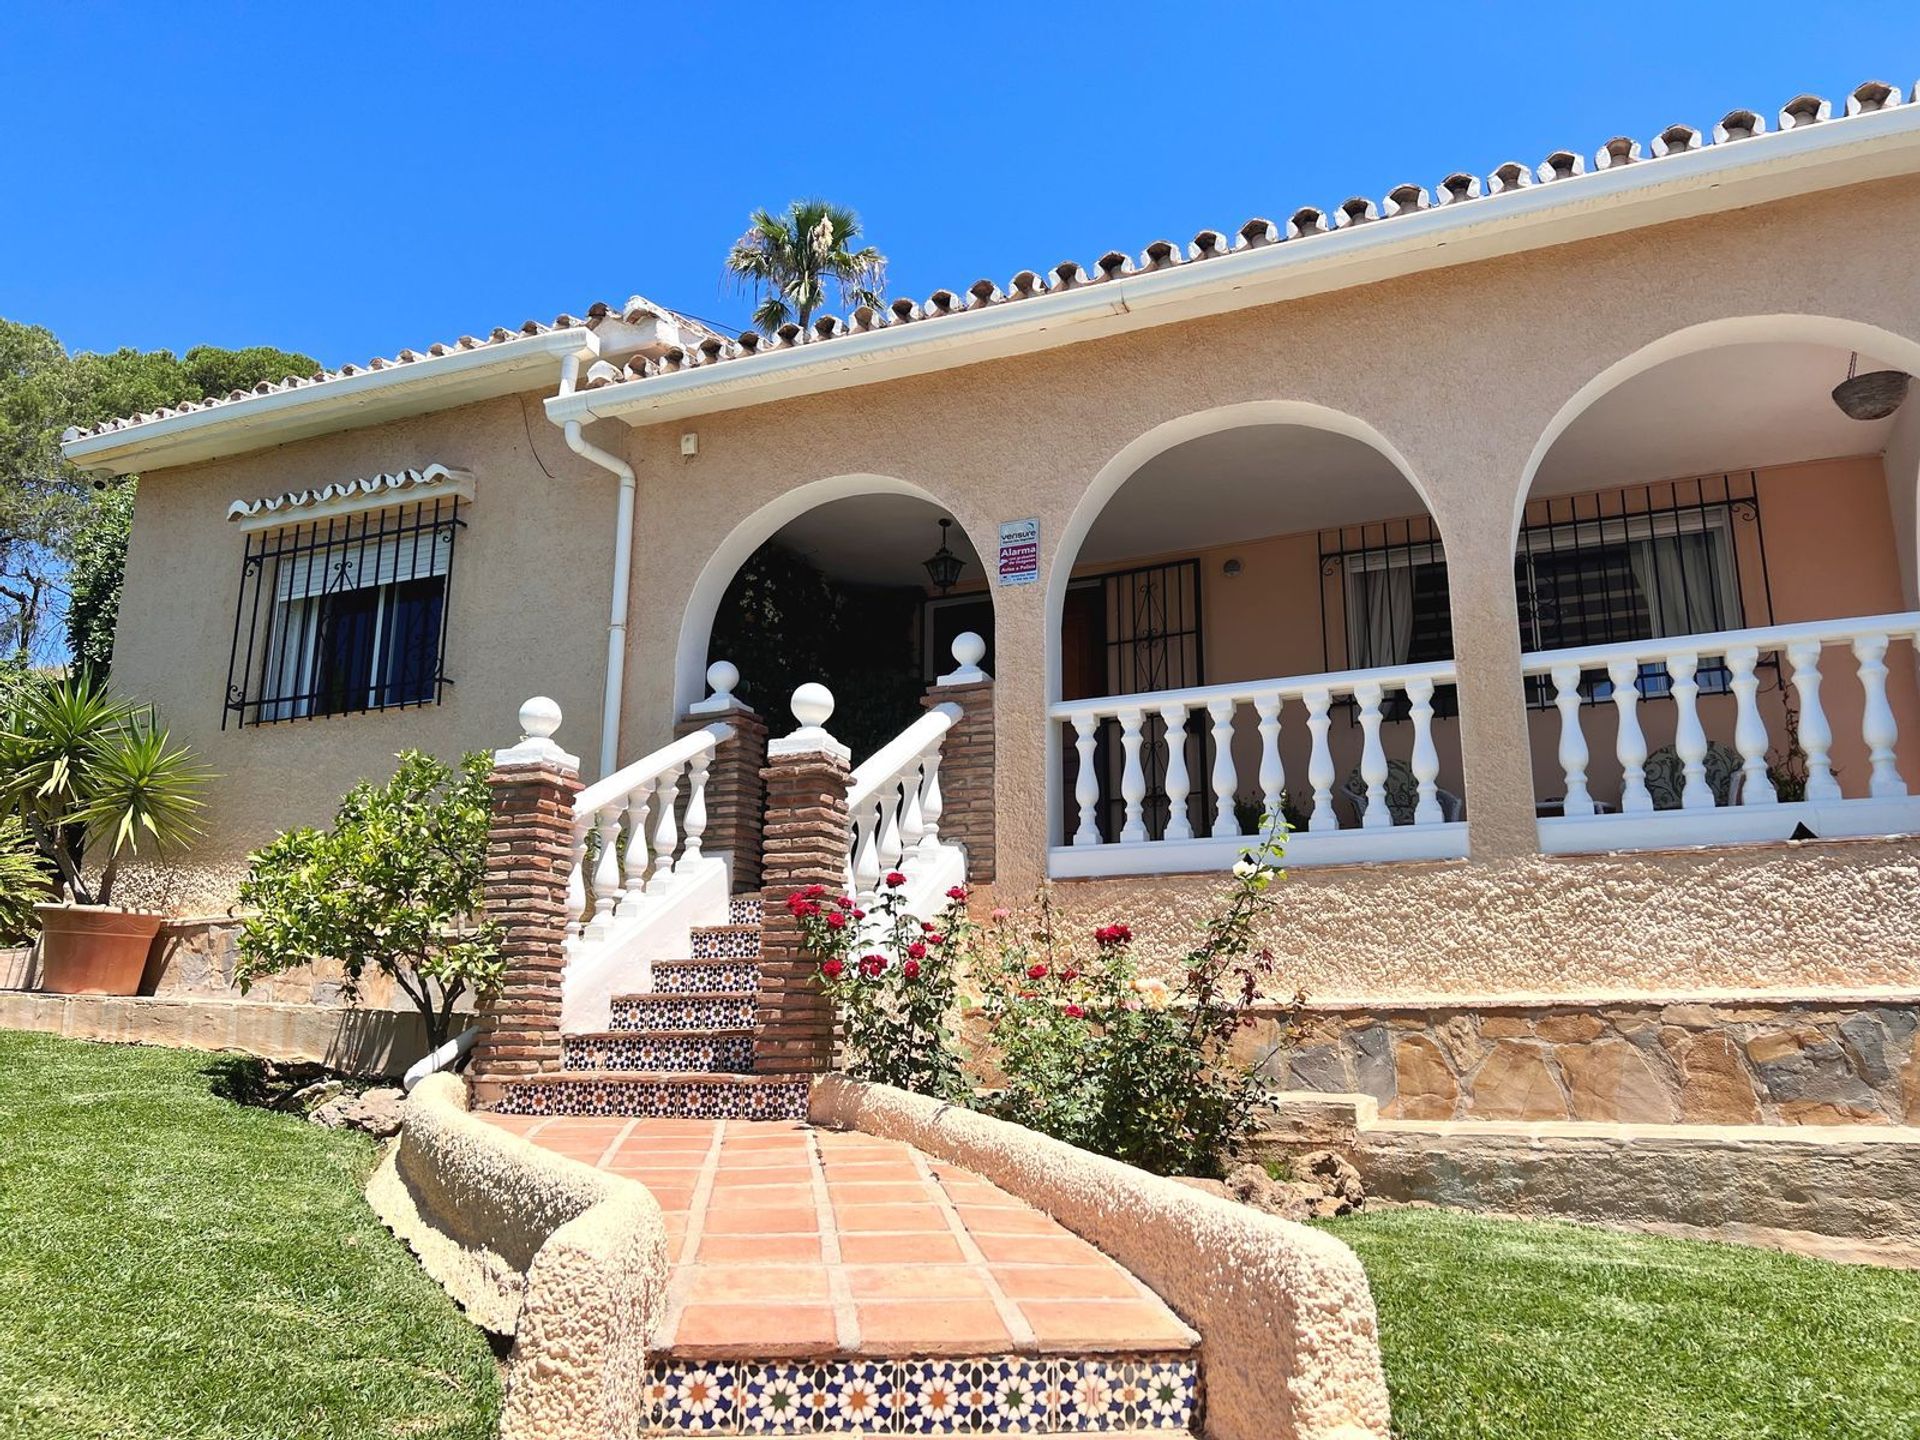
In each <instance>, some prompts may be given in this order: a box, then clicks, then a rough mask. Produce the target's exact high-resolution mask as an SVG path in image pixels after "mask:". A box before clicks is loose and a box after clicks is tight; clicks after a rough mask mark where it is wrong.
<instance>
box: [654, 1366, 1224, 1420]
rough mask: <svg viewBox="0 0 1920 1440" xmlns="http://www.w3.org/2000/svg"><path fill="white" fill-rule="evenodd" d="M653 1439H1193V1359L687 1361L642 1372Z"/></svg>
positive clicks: (1196, 1390)
mask: <svg viewBox="0 0 1920 1440" xmlns="http://www.w3.org/2000/svg"><path fill="white" fill-rule="evenodd" d="M647 1379H648V1386H647V1433H648V1434H650V1435H800V1434H816V1433H823V1432H824V1433H828V1434H835V1433H838V1434H857V1435H954V1434H989V1435H1015V1434H1023V1435H1065V1434H1083V1435H1084V1434H1107V1435H1128V1434H1131V1435H1144V1434H1164V1433H1167V1432H1170V1431H1171V1432H1186V1433H1194V1432H1196V1431H1197V1430H1198V1429H1199V1425H1198V1419H1199V1409H1200V1403H1199V1402H1200V1371H1199V1362H1198V1361H1197V1360H1196V1359H1195V1358H1194V1357H1193V1356H1191V1355H1174V1354H1141V1355H1102V1356H1098V1357H1093V1358H1087V1357H1078V1356H1035V1355H990V1356H980V1357H976V1358H960V1359H951V1358H941V1359H924V1360H864V1359H832V1360H817V1361H815V1360H789V1361H774V1362H769V1363H765V1364H759V1363H752V1362H736V1361H710V1362H709V1361H687V1360H681V1359H676V1358H675V1357H674V1356H671V1355H668V1356H665V1357H661V1358H658V1359H656V1360H654V1362H653V1363H652V1365H651V1367H650V1369H649V1372H648V1377H647Z"/></svg>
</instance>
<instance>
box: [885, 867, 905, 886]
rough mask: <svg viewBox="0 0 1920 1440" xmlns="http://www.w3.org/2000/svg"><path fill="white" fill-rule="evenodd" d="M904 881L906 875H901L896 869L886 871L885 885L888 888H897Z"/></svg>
mask: <svg viewBox="0 0 1920 1440" xmlns="http://www.w3.org/2000/svg"><path fill="white" fill-rule="evenodd" d="M906 883H907V877H906V876H904V875H902V874H901V873H900V872H899V871H898V870H889V871H888V872H887V878H886V886H887V888H888V889H889V890H898V889H899V888H900V887H901V886H902V885H904V884H906Z"/></svg>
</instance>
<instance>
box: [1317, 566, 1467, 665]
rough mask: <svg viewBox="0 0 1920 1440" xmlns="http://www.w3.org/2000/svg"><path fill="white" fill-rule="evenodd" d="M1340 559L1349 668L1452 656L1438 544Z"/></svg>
mask: <svg viewBox="0 0 1920 1440" xmlns="http://www.w3.org/2000/svg"><path fill="white" fill-rule="evenodd" d="M1344 558H1345V562H1346V563H1345V574H1346V586H1347V588H1346V610H1347V664H1348V668H1349V669H1353V670H1371V669H1373V668H1375V667H1376V666H1383V665H1424V664H1426V663H1427V662H1428V661H1431V660H1451V659H1452V658H1453V609H1452V597H1451V596H1450V594H1449V593H1448V590H1447V556H1446V552H1445V551H1444V550H1442V549H1441V548H1440V544H1439V542H1438V541H1432V542H1426V543H1421V544H1414V545H1401V546H1395V547H1393V548H1390V549H1382V550H1362V551H1359V552H1357V553H1353V554H1349V555H1347V556H1345V557H1344Z"/></svg>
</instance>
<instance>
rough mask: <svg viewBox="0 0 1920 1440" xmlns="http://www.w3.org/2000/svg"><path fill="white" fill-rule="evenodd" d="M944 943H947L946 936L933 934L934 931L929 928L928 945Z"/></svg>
mask: <svg viewBox="0 0 1920 1440" xmlns="http://www.w3.org/2000/svg"><path fill="white" fill-rule="evenodd" d="M946 943H947V937H946V936H944V935H936V934H934V933H933V932H932V931H931V930H929V931H928V932H927V944H929V945H944V944H946Z"/></svg>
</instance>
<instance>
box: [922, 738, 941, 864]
mask: <svg viewBox="0 0 1920 1440" xmlns="http://www.w3.org/2000/svg"><path fill="white" fill-rule="evenodd" d="M920 764H921V780H920V848H921V849H922V850H937V849H939V848H940V816H941V815H942V813H944V812H945V810H946V808H947V803H946V799H945V797H943V796H942V795H941V793H940V742H939V741H938V740H936V741H934V743H933V748H932V749H930V750H928V751H927V753H926V754H925V755H923V756H921V757H920Z"/></svg>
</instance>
